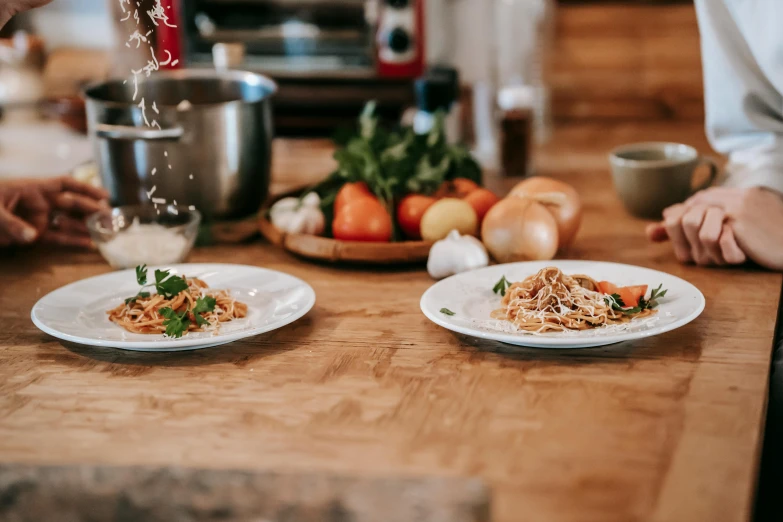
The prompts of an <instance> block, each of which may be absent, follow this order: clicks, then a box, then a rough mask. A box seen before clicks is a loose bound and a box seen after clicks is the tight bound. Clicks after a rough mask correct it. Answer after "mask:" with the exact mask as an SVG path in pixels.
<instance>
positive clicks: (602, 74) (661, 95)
mask: <svg viewBox="0 0 783 522" xmlns="http://www.w3.org/2000/svg"><path fill="white" fill-rule="evenodd" d="M675 3H680V4H684V5H673V4H675ZM546 63H547V69H548V82H549V84H550V86H551V90H552V96H553V99H554V102H553V105H552V110H553V115H554V117H555V118H557V119H560V120H590V119H631V120H636V121H639V120H658V119H662V118H664V119H672V120H691V121H699V122H700V121H703V120H704V101H703V88H702V67H701V53H700V48H699V29H698V24H697V21H696V11H695V9H694V6H693V3H692V2H686V3H683V2H667V1H665V2H644V3H643V2H606V1H602V2H585V5H571V4H568V5H559V6H558V9H557V16H556V28H555V40H554V42H553V46H552V49H551V52H550V53H549V55H548V60H547V62H546Z"/></svg>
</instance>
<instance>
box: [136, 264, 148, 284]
mask: <svg viewBox="0 0 783 522" xmlns="http://www.w3.org/2000/svg"><path fill="white" fill-rule="evenodd" d="M136 282H137V283H139V285H141V286H144V285H146V284H147V265H141V266H137V267H136Z"/></svg>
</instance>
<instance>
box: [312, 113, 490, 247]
mask: <svg viewBox="0 0 783 522" xmlns="http://www.w3.org/2000/svg"><path fill="white" fill-rule="evenodd" d="M375 106H376V105H375V102H370V103H368V104H367V105H366V106H365V108H364V111H362V114H361V116H360V117H359V132H358V134H355V135H352V136H350V137H348V138H347V139H345V140H342V143H338V145H342V148H341V149H339V150H338V151H337V152H335V154H334V159H335V160H337V170H335V171H334V172H333V173H332V174H331V175H329V177H327V178H326V179H325V180H324V181H323V182H321V183H319V184H318V185H316V186H315V187H314V188H313V191H315V192H317V193H318V195H319V196H320V197H321V207H322V210H323V211H324V214H325V216H326V218H327V219H326V222H327V224H330V223H331V221H332V217H333V215H334V200H335V198H336V197H337V192H338V191H339V190H340V188H341V187H342V186H343V185H344V184H345V183H353V182H360V181H363V182H365V183H366V184H367V186H368V187H369V188H370V190H371V191H372V192H373V193H374V194H375V195H376V196H377V197H378V199H379V200H380V202H381V203H382V204H383V205H384V207H385V208H386V209H387V211H388V212H389V215H390V216H391V217H392V222H393V223H394V227H395V229H394V239H395V240H399V239H401V234H400V232H399V230H398V227H397V222H396V217H395V202H396V201H399V199H401V198H402V197H403V196H405V195H407V194H410V193H416V194H425V195H430V194H432V193H434V192H435V191H436V190H437V189H438V187H440V185H441V184H442V183H443V182H444V181H447V180H452V179H455V178H467V179H470V180H472V181H475V182H476V183H478V184H481V167H480V166H479V165H478V163H476V161H475V160H474V159H473V157H472V156H471V154H470V151H468V150H467V149H466V148H465V147H464V146H460V145H451V144H449V143H448V141H447V140H446V130H445V115H444V114H443V113H442V112H441V113H438V114H437V115H436V118H435V124H434V125H433V127H432V130H431V131H430V132H429V133H428V134H426V135H419V134H416V133H415V132H414V131H413V128H411V127H403V128H399V129H396V130H386V129H384V128H383V127H382V126H381V125H380V122H379V118H378V116H377V114H376V112H375ZM305 195H306V193H305ZM327 226H328V225H327ZM327 232H329V231H327Z"/></svg>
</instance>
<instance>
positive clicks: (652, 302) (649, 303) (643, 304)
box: [604, 284, 666, 315]
mask: <svg viewBox="0 0 783 522" xmlns="http://www.w3.org/2000/svg"><path fill="white" fill-rule="evenodd" d="M662 287H663V284H660V285H658V288H656V289H654V290H653V291H652V292H650V298H649V299H645V298H644V297H642V298H640V299H639V304H637V305H636V306H634V307H633V308H625V303H624V302H623V300H622V299H621V298H620V295H619V294H612V295H610V296H607V297H605V298H604V301H606V304H608V305H609V306H610V307H612V310H617V311H618V312H622V313H623V314H625V315H635V314H638V313H639V312H641V311H643V310H652V309H653V308H655V307H656V306H658V299H660V298H661V297H664V296H665V295H666V290H661V288H662Z"/></svg>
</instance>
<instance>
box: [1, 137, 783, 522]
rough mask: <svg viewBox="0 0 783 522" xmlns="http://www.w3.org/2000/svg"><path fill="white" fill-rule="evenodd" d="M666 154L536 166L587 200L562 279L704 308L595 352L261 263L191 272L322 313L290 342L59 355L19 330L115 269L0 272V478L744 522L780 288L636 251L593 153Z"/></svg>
mask: <svg viewBox="0 0 783 522" xmlns="http://www.w3.org/2000/svg"><path fill="white" fill-rule="evenodd" d="M660 138H668V139H673V140H682V141H686V142H690V143H693V144H694V145H696V146H697V147H699V148H700V149H702V150H705V149H706V144H705V141H704V138H703V134H702V131H701V126H700V125H696V124H685V125H677V126H674V125H666V124H661V125H657V126H644V127H641V126H633V125H626V126H613V127H602V126H589V125H586V126H580V127H572V128H567V129H561V130H559V131H558V132H557V134H556V136H555V140H554V142H553V143H552V144H551V145H548V146H547V147H546V148H545V149H544V150H543V151H542V154H541V155H540V156H539V158H538V165H539V167H540V171H541V172H542V173H545V174H549V175H553V176H558V177H561V178H562V179H565V180H567V181H569V182H571V183H573V184H574V185H575V186H576V187H578V189H579V191H580V193H581V194H582V195H583V198H584V202H585V208H586V217H585V222H584V225H583V228H582V231H581V234H580V235H579V238H578V240H577V243H576V245H575V248H574V250H573V251H572V252H570V253H569V257H573V258H578V259H595V260H611V261H620V262H626V263H632V264H638V265H641V266H646V267H651V268H655V269H659V270H664V271H667V272H670V273H672V274H674V275H677V276H680V277H682V278H684V279H686V280H688V281H690V282H692V283H693V284H695V285H696V286H697V287H699V288H700V289H701V290H702V291H703V292H704V294H705V295H706V298H707V308H706V310H705V312H704V314H703V315H702V316H701V317H700V318H699V319H698V320H696V321H695V322H693V323H691V324H690V325H688V326H686V327H683V328H681V329H679V330H677V331H674V332H671V333H668V334H665V335H662V336H659V337H655V338H652V339H647V340H644V341H638V342H633V343H622V344H619V345H615V346H610V347H606V348H599V349H590V350H576V351H545V350H532V349H520V348H514V347H510V346H505V345H502V344H499V343H493V342H484V341H479V340H477V339H472V338H467V337H464V336H460V335H455V334H452V333H450V332H448V331H446V330H444V329H442V328H439V327H437V326H435V325H434V324H432V323H431V322H429V321H428V320H427V319H426V318H425V317H424V316H423V315H422V314H421V312H420V311H419V298H420V296H421V294H422V293H423V292H424V291H425V290H426V289H427V287H428V286H429V285H431V284H432V281H431V280H430V279H429V278H428V276H427V275H426V273H425V272H424V271H423V270H420V269H404V270H362V269H356V268H354V269H350V268H341V267H333V266H324V265H316V264H310V263H307V262H303V261H300V260H297V259H295V258H292V257H291V256H289V255H287V254H285V253H283V252H281V251H279V250H276V249H275V248H272V247H270V246H269V245H266V244H264V243H261V242H255V243H252V244H249V245H243V246H220V247H212V248H203V249H198V250H196V251H195V252H194V254H193V256H192V258H191V260H192V261H194V262H218V261H226V262H232V263H247V264H251V265H259V266H265V267H268V268H273V269H277V270H283V271H286V272H289V273H291V274H293V275H295V276H298V277H301V278H303V279H305V280H306V281H308V282H309V283H310V284H312V286H313V287H314V288H315V291H316V293H317V295H318V298H317V303H316V306H315V308H314V309H313V311H312V312H311V313H309V314H308V315H307V316H306V317H305V318H304V319H302V320H300V321H299V322H297V323H295V324H293V325H291V326H290V327H287V328H284V329H282V330H278V331H275V332H273V333H271V334H268V335H262V336H259V337H257V338H254V339H251V340H248V341H243V342H237V343H234V344H232V345H229V346H224V347H219V348H214V349H208V350H204V351H200V352H193V353H178V354H177V353H175V354H136V353H132V352H122V351H116V350H106V349H94V348H87V347H81V346H74V345H63V344H61V343H60V342H58V341H56V340H54V339H52V338H50V337H48V336H46V335H44V334H42V333H40V332H39V331H38V330H36V329H35V327H34V326H33V325H32V324H31V322H30V320H29V312H30V309H31V307H32V305H33V304H34V302H35V301H36V300H37V299H38V298H40V297H41V296H43V295H44V294H46V293H47V292H49V291H51V290H54V289H55V288H57V287H59V286H62V285H64V284H66V283H70V282H73V281H77V280H79V279H82V278H84V277H89V276H92V275H96V274H100V273H104V272H107V271H108V270H109V268H108V267H107V266H106V265H105V264H104V263H103V262H102V260H101V259H100V258H99V256H98V255H97V254H93V253H75V252H47V253H44V252H43V251H41V250H36V251H31V252H28V253H17V254H15V255H13V256H8V255H5V256H4V257H2V258H1V259H0V288H2V292H1V295H0V320H2V324H3V325H4V327H3V328H2V330H1V331H0V461H12V462H27V463H47V464H48V463H55V464H63V463H64V464H68V463H98V464H121V465H123V464H150V465H157V464H177V465H186V466H198V467H207V468H264V469H283V470H310V469H316V470H330V471H338V472H351V473H358V474H366V475H373V476H374V475H392V474H413V475H419V474H420V475H444V476H463V475H467V476H479V477H483V478H484V479H486V481H487V482H488V484H489V485H490V486H491V487H492V490H493V514H494V519H495V520H497V521H500V522H512V521H518V520H535V521H548V522H555V521H601V522H610V521H629V520H645V521H662V522H663V521H666V522H672V521H687V522H697V521H709V522H715V521H741V520H747V519H748V517H749V514H750V510H751V503H752V497H753V492H754V487H755V480H756V475H757V468H758V457H759V452H760V445H761V436H762V432H763V419H764V413H765V403H766V398H767V380H768V374H769V368H770V356H771V351H772V345H773V330H774V327H775V320H776V317H777V310H778V304H779V296H780V290H781V282H782V281H781V275H780V274H772V273H766V272H762V271H758V270H755V269H750V268H746V269H702V268H696V267H687V266H680V265H678V264H677V263H676V262H675V261H674V259H673V257H672V255H671V253H670V251H669V248H668V247H667V245H650V244H648V243H647V242H646V240H645V239H644V237H643V233H642V232H643V226H644V223H643V222H641V221H637V220H634V219H631V218H629V217H628V216H627V215H626V214H625V213H624V211H623V210H622V208H621V207H620V205H619V202H618V201H617V199H616V197H615V196H614V194H613V191H612V189H611V185H610V182H609V178H608V173H607V171H606V170H607V169H606V161H605V153H606V151H607V150H608V149H609V148H610V147H611V146H613V145H615V144H618V143H622V142H627V141H634V140H640V139H660ZM276 152H277V159H276V163H275V170H276V174H277V178H276V179H277V180H278V181H279V182H281V183H282V184H284V185H287V184H292V183H297V182H300V181H302V180H303V179H304V178H306V177H308V176H309V175H320V174H323V173H325V172H326V171H328V168H329V166H328V164H327V161H328V156H329V150H328V147H325V146H324V145H323V144H318V143H310V142H306V143H290V142H289V143H279V144H278V146H277V149H276ZM305 171H306V172H305ZM493 183H494V184H495V185H502V184H504V183H503V182H502V181H499V180H495V181H494V182H493ZM507 183H508V182H506V184H507Z"/></svg>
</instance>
